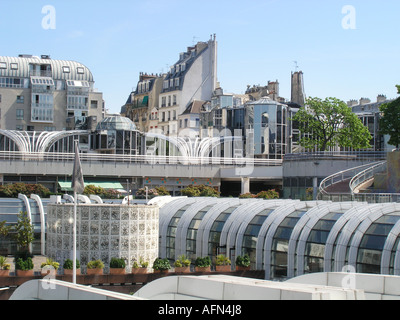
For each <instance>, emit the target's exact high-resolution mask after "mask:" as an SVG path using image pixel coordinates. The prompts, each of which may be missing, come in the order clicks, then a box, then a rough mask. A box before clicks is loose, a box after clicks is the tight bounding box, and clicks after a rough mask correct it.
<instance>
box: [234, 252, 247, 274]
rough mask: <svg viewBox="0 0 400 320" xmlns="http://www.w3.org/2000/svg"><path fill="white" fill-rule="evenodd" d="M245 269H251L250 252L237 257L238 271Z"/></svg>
mask: <svg viewBox="0 0 400 320" xmlns="http://www.w3.org/2000/svg"><path fill="white" fill-rule="evenodd" d="M244 270H250V257H249V255H248V254H245V255H244V256H237V258H236V271H244Z"/></svg>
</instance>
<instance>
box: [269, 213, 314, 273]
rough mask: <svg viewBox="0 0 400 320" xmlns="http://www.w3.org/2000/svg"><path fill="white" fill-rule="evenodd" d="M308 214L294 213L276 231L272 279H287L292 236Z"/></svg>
mask: <svg viewBox="0 0 400 320" xmlns="http://www.w3.org/2000/svg"><path fill="white" fill-rule="evenodd" d="M306 212H307V211H304V210H296V211H294V212H293V213H291V214H290V215H289V216H287V217H286V218H285V219H284V220H283V221H282V222H281V224H280V225H279V227H278V228H277V229H276V232H275V235H274V237H273V242H272V253H271V278H273V279H281V278H286V276H287V261H288V250H289V239H290V235H291V234H292V231H293V228H294V227H295V225H296V223H297V222H298V221H299V219H300V218H301V217H302V216H303V215H304V214H305V213H306Z"/></svg>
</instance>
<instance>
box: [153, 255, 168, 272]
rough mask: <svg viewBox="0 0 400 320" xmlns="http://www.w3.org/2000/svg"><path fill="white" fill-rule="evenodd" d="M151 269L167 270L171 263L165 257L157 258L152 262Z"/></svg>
mask: <svg viewBox="0 0 400 320" xmlns="http://www.w3.org/2000/svg"><path fill="white" fill-rule="evenodd" d="M153 269H154V270H160V271H163V270H169V269H171V265H170V263H169V260H168V259H167V258H165V259H161V258H157V259H156V260H154V262H153Z"/></svg>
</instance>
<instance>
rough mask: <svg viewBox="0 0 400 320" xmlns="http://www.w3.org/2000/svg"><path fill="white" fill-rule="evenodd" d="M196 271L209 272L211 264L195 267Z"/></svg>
mask: <svg viewBox="0 0 400 320" xmlns="http://www.w3.org/2000/svg"><path fill="white" fill-rule="evenodd" d="M195 271H196V272H211V266H208V267H195Z"/></svg>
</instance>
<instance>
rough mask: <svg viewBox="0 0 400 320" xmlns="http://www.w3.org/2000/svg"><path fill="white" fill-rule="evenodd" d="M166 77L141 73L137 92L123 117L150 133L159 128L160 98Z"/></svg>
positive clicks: (125, 107)
mask: <svg viewBox="0 0 400 320" xmlns="http://www.w3.org/2000/svg"><path fill="white" fill-rule="evenodd" d="M164 78H165V75H158V74H156V75H154V74H151V75H150V74H147V73H143V72H141V73H140V75H139V82H138V84H137V87H136V90H135V91H133V92H131V94H130V95H129V97H128V100H127V101H126V104H125V105H124V106H123V107H122V108H121V115H123V116H125V117H128V118H129V119H131V120H132V121H134V123H135V125H136V127H137V129H138V130H139V131H141V132H148V131H149V130H152V129H153V130H154V129H157V128H158V122H159V115H158V107H159V106H158V97H159V95H160V93H161V90H162V85H163V80H164Z"/></svg>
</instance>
